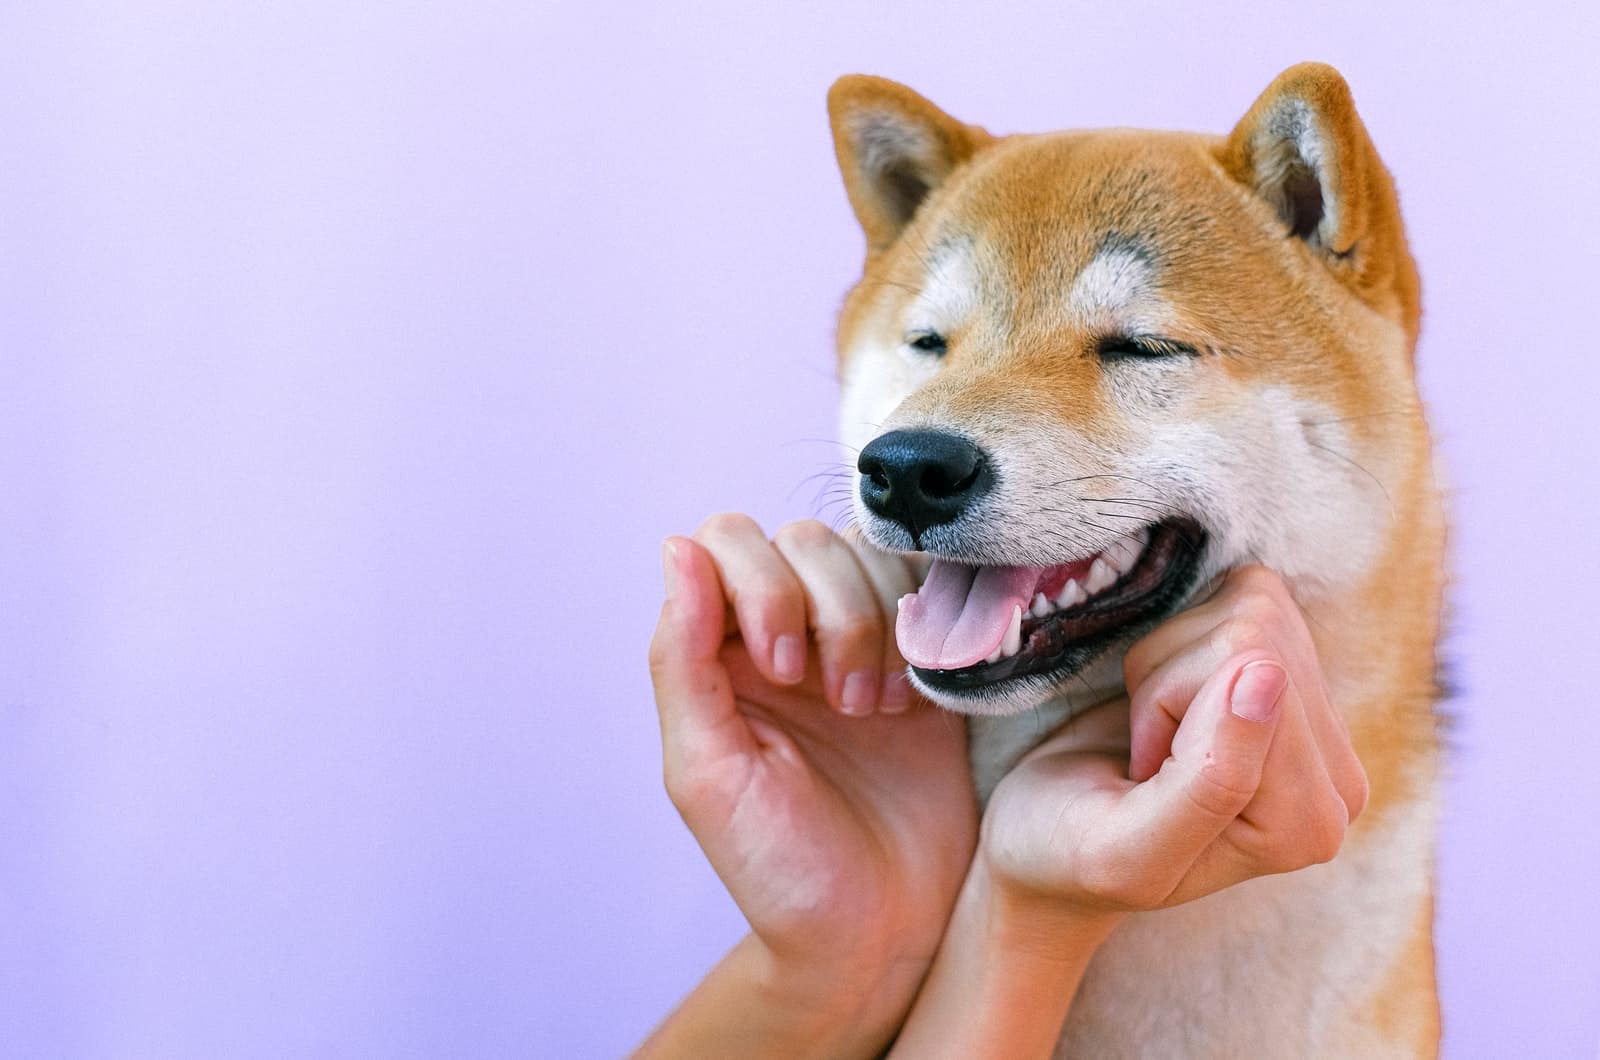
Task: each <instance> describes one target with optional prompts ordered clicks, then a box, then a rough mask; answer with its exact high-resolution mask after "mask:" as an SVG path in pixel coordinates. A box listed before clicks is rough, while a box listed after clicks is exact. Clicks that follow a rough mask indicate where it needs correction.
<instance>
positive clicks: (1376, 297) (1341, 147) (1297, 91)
mask: <svg viewBox="0 0 1600 1060" xmlns="http://www.w3.org/2000/svg"><path fill="white" fill-rule="evenodd" d="M1219 157H1220V159H1221V161H1222V164H1223V166H1224V168H1226V169H1227V171H1228V172H1229V173H1230V174H1231V175H1232V176H1233V178H1234V179H1235V180H1238V181H1240V182H1241V183H1243V184H1245V185H1247V186H1249V187H1251V188H1253V189H1254V190H1255V192H1256V194H1258V195H1260V196H1261V197H1262V198H1263V199H1265V200H1266V201H1267V202H1268V203H1269V204H1270V205H1271V206H1272V207H1273V209H1275V210H1276V211H1277V213H1278V216H1279V217H1280V218H1281V219H1282V220H1283V224H1284V227H1285V229H1286V230H1287V233H1288V234H1289V235H1292V236H1294V237H1296V238H1299V239H1302V240H1304V241H1305V242H1306V243H1307V245H1309V246H1310V247H1311V248H1312V250H1314V251H1316V252H1317V253H1318V255H1319V256H1320V257H1321V258H1322V259H1323V260H1324V261H1325V262H1327V263H1328V264H1329V266H1330V267H1332V268H1333V269H1334V271H1335V272H1336V273H1337V274H1339V275H1340V276H1341V277H1342V278H1343V279H1344V280H1345V282H1347V283H1348V284H1350V285H1351V286H1352V287H1354V288H1355V289H1356V290H1357V291H1358V292H1359V293H1360V294H1361V295H1362V297H1363V298H1365V299H1366V300H1367V301H1368V302H1370V303H1372V304H1373V305H1374V306H1376V307H1377V308H1379V309H1380V310H1381V311H1384V312H1387V313H1390V314H1391V315H1392V316H1393V317H1394V318H1395V319H1398V320H1399V321H1400V322H1401V323H1402V324H1403V325H1404V326H1405V328H1406V330H1407V332H1408V333H1409V334H1410V335H1411V337H1412V339H1413V341H1414V340H1415V337H1416V332H1417V324H1418V318H1419V315H1420V305H1419V290H1418V283H1417V274H1416V266H1415V264H1414V262H1413V261H1412V259H1411V254H1410V251H1409V250H1408V249H1407V247H1406V240H1405V230H1404V228H1403V227H1402V225H1401V221H1400V202H1399V199H1398V198H1397V197H1396V196H1395V191H1394V183H1393V181H1392V180H1391V179H1390V177H1389V171H1388V170H1387V169H1385V168H1384V166H1383V163H1382V161H1380V160H1379V158H1378V153H1377V151H1376V150H1375V149H1374V148H1373V146H1372V141H1371V139H1369V138H1368V136H1367V129H1366V126H1364V125H1363V124H1362V123H1361V117H1360V115H1358V114H1357V113H1356V105H1355V100H1354V99H1353V98H1352V96H1351V94H1350V86H1349V85H1347V84H1346V83H1345V80H1344V78H1343V77H1342V76H1340V74H1339V71H1337V70H1335V69H1334V68H1333V67H1331V66H1328V65H1326V64H1324V63H1301V64H1300V65H1298V66H1292V67H1290V68H1289V69H1287V70H1285V71H1284V72H1283V73H1281V74H1279V75H1278V77H1277V80H1275V81H1273V82H1272V84H1271V85H1269V86H1267V90H1266V91H1265V92H1263V93H1262V94H1261V98H1259V99H1257V100H1256V102H1255V105H1254V106H1252V107H1251V108H1250V110H1249V113H1247V114H1246V115H1245V116H1244V118H1243V119H1242V120H1241V121H1240V122H1239V124H1238V125H1237V126H1236V127H1235V128H1234V130H1233V133H1232V134H1231V135H1230V136H1229V137H1228V139H1227V142H1226V143H1225V144H1224V145H1223V146H1222V148H1221V150H1220V151H1219Z"/></svg>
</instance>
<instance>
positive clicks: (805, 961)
mask: <svg viewBox="0 0 1600 1060" xmlns="http://www.w3.org/2000/svg"><path fill="white" fill-rule="evenodd" d="M736 949H737V950H743V951H746V952H745V953H744V954H742V959H743V960H744V961H746V962H747V967H748V968H749V969H751V975H752V982H753V983H754V984H755V987H756V989H757V991H758V993H759V996H760V997H761V999H762V1003H763V1005H764V1007H766V1008H767V1009H768V1010H769V1011H771V1012H773V1013H775V1014H781V1018H782V1020H783V1022H784V1023H785V1025H786V1029H787V1031H788V1036H790V1037H791V1038H792V1039H794V1040H805V1041H807V1042H809V1043H812V1044H813V1045H814V1046H815V1049H814V1052H815V1053H816V1054H826V1055H844V1054H852V1053H858V1054H864V1053H873V1052H876V1051H881V1049H882V1048H883V1047H884V1046H885V1045H886V1044H887V1043H888V1042H889V1040H890V1039H892V1038H893V1036H894V1033H895V1031H896V1030H897V1029H898V1028H899V1026H900V1024H901V1022H902V1021H903V1020H904V1019H905V1016H906V1013H907V1011H909V1010H910V1008H911V1004H912V1002H913V1001H914V1000H915V998H916V994H917V989H918V987H919V986H920V985H921V983H922V980H923V977H924V976H925V975H926V974H927V971H928V967H929V966H930V965H931V964H932V955H931V954H930V955H928V956H926V957H922V956H910V955H896V954H882V955H871V956H866V955H862V954H859V953H856V954H850V955H848V956H845V957H832V956H830V957H820V956H813V955H807V954H786V953H784V952H782V951H779V950H774V949H773V948H772V947H770V946H768V945H767V944H766V943H765V942H764V941H763V940H762V939H761V938H760V937H759V936H757V935H755V934H751V935H748V936H746V937H745V939H744V940H743V941H742V942H740V943H739V945H738V947H736Z"/></svg>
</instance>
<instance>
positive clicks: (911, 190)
mask: <svg viewBox="0 0 1600 1060" xmlns="http://www.w3.org/2000/svg"><path fill="white" fill-rule="evenodd" d="M828 117H829V120H830V121H831V122H832V123H833V148H834V151H835V152H836V153H837V154H838V156H839V170H840V172H841V173H842V174H843V175H844V187H845V191H846V192H847V193H848V194H849V196H850V205H851V206H852V207H854V208H855V212H856V219H857V220H859V221H860V222H861V229H862V231H864V232H865V233H866V235H867V252H868V254H876V253H878V252H879V251H882V250H884V249H885V248H887V247H888V246H889V245H890V244H891V243H893V242H894V241H895V239H896V238H898V237H899V235H900V233H901V231H902V230H904V228H905V226H906V225H907V224H908V223H909V222H910V221H911V218H912V217H913V216H915V215H916V212H917V207H918V206H920V205H922V201H923V200H924V199H926V198H927V196H928V193H929V192H931V191H932V190H933V189H934V188H937V187H938V186H939V185H940V184H942V183H944V181H945V179H946V178H947V177H949V176H950V174H951V173H953V172H954V171H955V170H956V168H957V167H959V166H960V165H961V164H962V163H964V162H965V161H967V159H969V158H971V157H972V156H973V155H974V154H976V153H977V152H978V150H979V149H980V148H982V147H983V146H984V145H986V144H988V143H989V142H991V140H992V139H993V138H992V137H991V136H990V135H989V134H988V133H986V132H984V131H983V130H982V129H980V128H978V127H977V126H975V125H966V124H964V123H962V122H959V121H957V120H956V119H954V118H952V117H950V115H948V114H946V113H945V112H944V111H942V110H940V109H939V108H938V107H935V106H934V105H933V104H932V103H929V102H928V101H927V100H925V99H923V98H922V97H921V96H919V95H917V93H915V92H913V91H911V89H909V88H907V87H906V86H904V85H902V84H898V83H896V82H894V81H888V80H885V79H884V78H881V77H868V76H866V75H863V74H849V75H847V76H845V77H841V78H839V80H837V81H835V82H834V83H833V87H832V88H831V89H829V90H828Z"/></svg>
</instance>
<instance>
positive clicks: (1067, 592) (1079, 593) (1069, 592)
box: [1056, 578, 1084, 607]
mask: <svg viewBox="0 0 1600 1060" xmlns="http://www.w3.org/2000/svg"><path fill="white" fill-rule="evenodd" d="M1083 601H1084V593H1083V586H1081V585H1079V584H1078V579H1076V578H1068V579H1067V584H1065V585H1063V586H1062V587H1061V592H1059V593H1057V594H1056V606H1057V607H1073V606H1075V605H1077V604H1081V603H1083Z"/></svg>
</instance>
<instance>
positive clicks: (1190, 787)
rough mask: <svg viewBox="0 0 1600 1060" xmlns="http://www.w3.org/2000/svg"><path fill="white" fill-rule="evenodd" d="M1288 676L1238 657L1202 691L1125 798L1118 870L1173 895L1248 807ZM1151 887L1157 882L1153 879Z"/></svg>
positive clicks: (1263, 655)
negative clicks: (1159, 757) (1149, 875)
mask: <svg viewBox="0 0 1600 1060" xmlns="http://www.w3.org/2000/svg"><path fill="white" fill-rule="evenodd" d="M1287 685H1288V673H1287V671H1285V670H1284V668H1283V666H1282V664H1281V663H1280V662H1279V661H1278V660H1277V659H1275V658H1273V657H1272V656H1271V655H1270V654H1269V653H1267V652H1259V651H1258V652H1251V653H1247V654H1244V655H1241V656H1236V657H1234V658H1233V659H1230V660H1228V661H1227V664H1226V665H1224V666H1223V667H1221V668H1220V669H1218V670H1217V672H1216V673H1214V674H1213V675H1212V676H1211V677H1210V678H1209V679H1207V680H1206V682H1205V684H1204V685H1202V686H1201V688H1200V691H1199V693H1198V694H1197V695H1196V696H1195V699H1194V702H1193V703H1192V704H1191V705H1190V707H1189V710H1188V711H1187V712H1186V713H1185V715H1184V718H1183V721H1182V723H1181V724H1180V725H1179V728H1178V732H1177V735H1176V737H1175V739H1174V740H1173V749H1172V750H1173V753H1172V756H1171V757H1170V758H1169V759H1168V760H1167V761H1166V762H1165V763H1164V764H1163V765H1162V767H1161V769H1160V770H1159V771H1158V772H1157V773H1156V775H1155V776H1154V777H1152V778H1150V779H1149V780H1148V781H1146V782H1145V783H1142V784H1137V785H1134V786H1133V787H1132V788H1131V789H1129V790H1128V792H1127V793H1126V794H1125V795H1124V796H1123V797H1122V799H1121V801H1120V803H1119V805H1118V809H1117V812H1116V821H1115V823H1114V825H1113V826H1112V829H1111V831H1110V833H1108V834H1114V835H1115V837H1116V839H1115V842H1116V843H1117V844H1118V846H1119V847H1120V855H1121V856H1120V859H1113V860H1112V862H1111V863H1115V862H1116V861H1117V860H1120V861H1121V862H1122V863H1123V864H1127V865H1133V866H1143V867H1146V868H1147V869H1152V868H1153V867H1157V866H1159V867H1161V868H1159V869H1153V871H1155V872H1157V873H1158V874H1159V876H1160V877H1161V878H1160V880H1159V882H1160V884H1161V885H1163V886H1167V888H1168V889H1169V890H1170V889H1175V888H1176V887H1177V886H1178V884H1179V883H1180V882H1181V880H1182V879H1183V877H1184V875H1185V874H1186V873H1187V872H1188V870H1189V868H1190V867H1191V866H1192V865H1193V864H1194V863H1195V861H1196V860H1197V859H1198V858H1199V857H1200V855H1201V854H1202V853H1203V852H1204V851H1205V850H1206V848H1207V847H1209V846H1210V845H1211V843H1212V842H1213V841H1215V840H1216V838H1217V837H1218V836H1219V835H1221V834H1222V831H1223V829H1225V828H1226V827H1227V826H1228V825H1229V824H1230V823H1231V822H1232V821H1233V820H1234V819H1235V818H1236V817H1237V816H1238V814H1239V813H1240V811H1242V810H1243V809H1244V808H1245V806H1247V805H1248V804H1249V802H1250V800H1251V799H1252V798H1253V797H1254V796H1255V794H1256V790H1257V788H1258V787H1259V785H1260V783H1261V776H1262V770H1263V768H1264V766H1265V763H1266V759H1267V753H1268V751H1269V750H1270V748H1271V746H1272V742H1273V738H1274V735H1275V734H1276V732H1277V728H1278V724H1277V723H1278V719H1279V717H1280V714H1281V710H1280V708H1281V701H1282V698H1283V692H1284V689H1285V688H1286V687H1287ZM1153 882H1155V881H1153Z"/></svg>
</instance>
